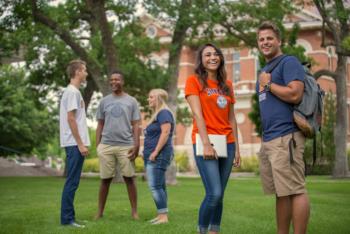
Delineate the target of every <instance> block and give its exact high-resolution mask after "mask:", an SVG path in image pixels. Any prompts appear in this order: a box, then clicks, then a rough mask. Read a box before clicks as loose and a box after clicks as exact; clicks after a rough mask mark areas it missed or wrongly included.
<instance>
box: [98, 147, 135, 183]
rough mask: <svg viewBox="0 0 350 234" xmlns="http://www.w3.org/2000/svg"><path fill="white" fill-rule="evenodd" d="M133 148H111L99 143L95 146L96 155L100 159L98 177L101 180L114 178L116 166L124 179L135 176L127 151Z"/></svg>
mask: <svg viewBox="0 0 350 234" xmlns="http://www.w3.org/2000/svg"><path fill="white" fill-rule="evenodd" d="M132 148H133V146H113V145H105V144H102V143H100V144H99V145H98V146H97V155H98V157H99V159H100V177H101V178H102V179H108V178H113V177H114V176H115V172H116V168H117V164H118V166H119V168H120V170H121V174H122V175H123V176H124V177H133V176H135V162H134V161H130V159H129V158H128V151H129V150H130V149H132Z"/></svg>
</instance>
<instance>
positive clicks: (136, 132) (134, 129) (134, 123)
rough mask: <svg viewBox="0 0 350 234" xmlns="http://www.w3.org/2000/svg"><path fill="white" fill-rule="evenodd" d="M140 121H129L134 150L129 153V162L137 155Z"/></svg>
mask: <svg viewBox="0 0 350 234" xmlns="http://www.w3.org/2000/svg"><path fill="white" fill-rule="evenodd" d="M140 125H141V120H133V121H131V126H132V135H133V138H134V148H133V149H131V150H130V151H129V158H130V160H135V158H136V157H137V156H138V154H139V149H140V135H141V128H140Z"/></svg>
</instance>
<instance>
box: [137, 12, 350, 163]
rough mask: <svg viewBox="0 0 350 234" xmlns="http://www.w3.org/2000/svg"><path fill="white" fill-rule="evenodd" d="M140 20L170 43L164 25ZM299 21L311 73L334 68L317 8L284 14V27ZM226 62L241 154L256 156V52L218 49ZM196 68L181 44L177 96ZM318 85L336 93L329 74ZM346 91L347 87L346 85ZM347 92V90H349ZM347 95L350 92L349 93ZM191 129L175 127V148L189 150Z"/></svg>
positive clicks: (159, 57)
mask: <svg viewBox="0 0 350 234" xmlns="http://www.w3.org/2000/svg"><path fill="white" fill-rule="evenodd" d="M143 22H144V24H145V27H146V34H147V35H148V36H149V37H158V38H159V40H160V42H161V43H170V41H171V34H170V32H168V31H167V30H165V29H164V28H161V27H160V26H159V25H158V24H157V22H155V21H154V20H153V19H152V18H150V17H149V16H146V15H145V16H143ZM295 22H298V23H299V24H300V32H299V35H298V40H297V44H298V45H301V46H303V47H304V48H305V53H306V55H307V56H309V57H312V58H313V59H314V61H315V62H316V63H315V64H314V66H313V67H312V72H315V71H317V70H320V69H329V70H332V71H334V70H335V68H336V64H337V63H336V62H337V56H336V54H335V49H334V47H331V46H330V47H327V48H322V47H321V37H322V34H321V26H322V20H321V17H320V16H319V14H318V12H317V9H316V8H314V7H309V8H306V9H303V10H302V11H300V12H299V13H297V14H295V15H292V16H289V17H286V18H285V20H284V25H285V27H286V29H291V28H292V26H293V24H294V23H295ZM221 49H222V51H223V53H224V56H225V61H226V71H227V74H228V79H230V80H232V81H233V83H234V91H235V96H236V105H235V113H236V118H237V122H238V128H239V130H238V135H239V143H240V149H241V154H242V156H250V155H255V154H256V152H257V150H258V149H259V147H260V138H259V137H257V135H256V133H255V131H254V125H253V124H252V122H251V121H250V120H249V118H248V113H249V112H250V111H251V96H252V94H254V92H255V82H256V79H257V71H258V70H259V61H258V51H257V49H251V48H246V47H240V48H234V47H225V48H221ZM153 59H154V60H156V61H157V62H158V63H159V64H161V65H164V66H166V64H167V59H168V52H167V51H166V50H163V51H161V52H159V53H157V54H155V55H154V56H153ZM194 67H195V50H193V49H191V48H190V47H187V46H184V47H183V48H182V52H181V59H180V68H179V79H178V88H179V90H180V95H181V96H182V97H184V92H183V90H184V86H185V82H186V79H187V77H188V76H189V75H191V74H193V73H194ZM349 78H350V59H348V63H347V79H348V83H349ZM318 82H319V84H320V85H321V87H322V88H323V89H324V90H325V91H326V92H327V91H332V92H333V93H335V83H334V81H333V80H332V79H331V78H329V77H321V78H320V79H319V80H318ZM348 90H349V88H348ZM349 91H350V90H349ZM348 96H349V95H348ZM348 112H349V116H350V99H349V98H348ZM349 125H350V124H349ZM191 130H192V126H190V127H185V126H183V125H181V124H178V126H177V132H176V136H175V145H176V147H177V148H178V149H186V150H188V152H189V153H192V150H191V147H192V146H191ZM349 136H350V132H349Z"/></svg>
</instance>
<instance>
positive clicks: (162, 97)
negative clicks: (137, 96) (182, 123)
mask: <svg viewBox="0 0 350 234" xmlns="http://www.w3.org/2000/svg"><path fill="white" fill-rule="evenodd" d="M149 93H150V94H151V93H152V94H154V95H155V96H156V106H155V108H154V110H153V111H152V116H151V118H150V119H149V121H148V124H151V123H152V122H153V121H154V120H155V119H156V118H157V115H158V113H159V112H160V111H161V110H168V111H170V112H171V114H173V113H172V111H171V110H170V108H169V106H168V105H167V101H168V93H167V91H165V90H164V89H152V90H151V91H150V92H149Z"/></svg>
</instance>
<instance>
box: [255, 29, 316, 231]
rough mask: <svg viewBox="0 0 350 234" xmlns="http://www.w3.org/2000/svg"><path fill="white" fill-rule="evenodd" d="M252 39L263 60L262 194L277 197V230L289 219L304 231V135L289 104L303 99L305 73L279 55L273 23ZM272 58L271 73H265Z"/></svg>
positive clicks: (285, 228)
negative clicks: (255, 38)
mask: <svg viewBox="0 0 350 234" xmlns="http://www.w3.org/2000/svg"><path fill="white" fill-rule="evenodd" d="M257 42H258V47H259V50H260V52H261V53H262V55H263V56H264V57H265V60H266V62H267V65H266V66H265V67H264V68H263V69H262V72H261V73H260V75H259V79H258V80H257V85H256V90H257V92H258V96H259V107H260V116H261V121H262V128H263V137H262V138H263V139H262V146H261V150H260V154H259V159H260V175H261V181H262V186H263V189H264V192H265V194H275V195H276V216H277V217H276V218H277V229H278V233H279V234H282V233H283V234H284V233H286V234H288V233H289V227H290V223H291V222H292V224H293V229H294V233H306V230H307V223H308V219H309V213H310V206H309V199H308V196H307V194H306V189H305V176H304V171H305V165H304V161H303V153H304V144H305V137H304V136H303V135H302V133H301V132H300V131H299V129H298V128H297V126H296V125H295V123H294V121H293V105H295V104H297V103H299V102H300V101H301V99H302V95H303V92H304V76H305V73H304V70H303V67H302V66H301V64H300V62H299V61H298V60H297V59H296V58H295V57H293V56H284V55H283V54H282V51H281V38H280V31H279V29H278V28H277V27H276V25H274V24H273V23H271V22H264V23H262V24H261V25H260V27H259V28H258V30H257ZM281 56H283V57H281ZM277 60H280V62H279V63H278V65H277V66H276V67H275V68H274V69H273V71H272V72H271V73H267V72H265V71H268V70H269V68H271V67H272V66H273V65H274V64H275V63H276V61H277Z"/></svg>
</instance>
